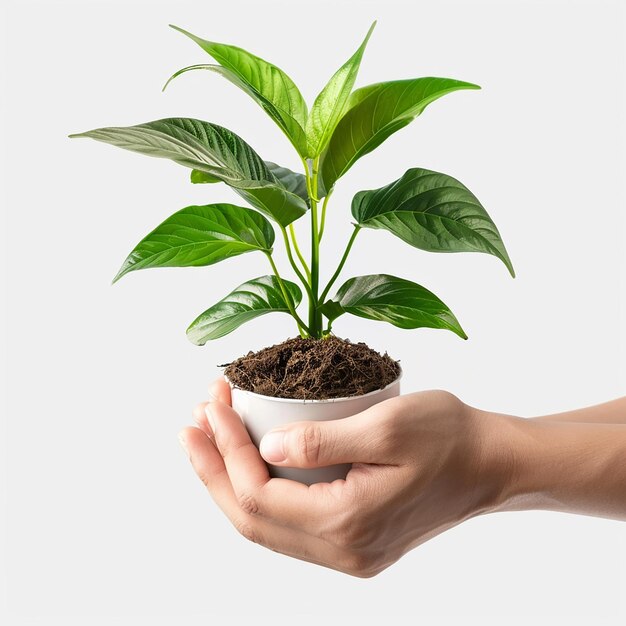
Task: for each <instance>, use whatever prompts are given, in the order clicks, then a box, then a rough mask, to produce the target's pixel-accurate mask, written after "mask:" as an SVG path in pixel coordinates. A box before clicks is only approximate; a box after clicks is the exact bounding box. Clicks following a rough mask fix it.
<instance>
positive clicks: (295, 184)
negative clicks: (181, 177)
mask: <svg viewBox="0 0 626 626" xmlns="http://www.w3.org/2000/svg"><path fill="white" fill-rule="evenodd" d="M265 165H266V166H267V169H268V170H269V171H270V172H271V173H272V174H273V175H274V176H275V177H276V179H277V180H278V182H279V183H281V184H282V186H283V187H285V189H287V190H288V191H290V192H291V193H295V194H296V196H300V197H301V198H302V199H303V200H304V201H305V202H307V203H308V202H309V194H308V193H307V190H306V177H305V176H304V174H300V173H299V172H294V171H293V170H290V169H289V168H288V167H283V166H281V165H278V164H277V163H272V162H271V161H265ZM191 182H192V183H220V182H222V181H221V180H220V179H219V178H216V177H215V176H212V175H211V174H208V173H207V172H201V171H200V170H192V171H191Z"/></svg>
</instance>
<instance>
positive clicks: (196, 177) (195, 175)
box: [189, 170, 222, 185]
mask: <svg viewBox="0 0 626 626" xmlns="http://www.w3.org/2000/svg"><path fill="white" fill-rule="evenodd" d="M189 178H190V180H191V182H192V183H194V185H197V184H214V183H221V182H222V179H221V178H218V177H217V176H213V175H212V174H209V173H208V172H201V171H200V170H191V176H190V177H189Z"/></svg>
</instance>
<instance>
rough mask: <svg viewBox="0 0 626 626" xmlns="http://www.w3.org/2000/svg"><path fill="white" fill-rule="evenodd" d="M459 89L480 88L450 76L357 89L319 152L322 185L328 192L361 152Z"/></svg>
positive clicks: (411, 79) (398, 81) (362, 153)
mask: <svg viewBox="0 0 626 626" xmlns="http://www.w3.org/2000/svg"><path fill="white" fill-rule="evenodd" d="M459 89H480V87H479V86H478V85H474V84H472V83H465V82H462V81H460V80H453V79H451V78H410V79H407V80H394V81H389V82H383V83H376V84H374V85H368V86H367V87H362V88H361V89H357V90H356V91H355V92H354V93H353V94H352V95H351V96H350V99H349V100H348V102H347V104H346V105H345V107H344V111H345V113H344V115H343V117H342V118H341V119H340V120H339V123H338V124H337V127H336V128H335V131H334V133H333V134H332V137H331V138H330V142H329V144H328V146H327V148H326V150H325V151H324V153H323V154H322V160H321V166H320V167H321V178H322V183H323V187H324V188H325V189H326V190H327V191H330V189H331V188H332V186H333V185H334V184H335V181H337V179H338V178H340V177H341V176H343V175H344V174H345V173H346V172H347V171H348V170H349V169H350V168H351V167H352V165H354V163H355V162H356V161H357V160H358V159H360V158H361V157H362V156H363V155H365V154H367V153H368V152H371V151H372V150H374V149H375V148H376V147H378V146H379V145H380V144H381V143H382V142H383V141H385V139H387V137H389V136H390V135H392V134H393V133H395V132H396V131H398V130H400V129H401V128H403V127H404V126H406V125H407V124H409V123H410V122H411V121H412V120H414V119H415V118H416V117H417V116H418V115H419V114H420V113H421V112H422V111H423V110H424V109H425V108H426V106H427V105H428V104H430V103H431V102H433V101H434V100H437V99H438V98H441V97H442V96H445V95H446V94H448V93H452V92H453V91H458V90H459Z"/></svg>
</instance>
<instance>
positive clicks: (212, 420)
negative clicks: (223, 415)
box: [204, 402, 216, 435]
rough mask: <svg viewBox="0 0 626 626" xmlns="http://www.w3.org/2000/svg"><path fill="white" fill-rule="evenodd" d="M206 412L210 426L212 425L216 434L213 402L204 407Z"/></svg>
mask: <svg viewBox="0 0 626 626" xmlns="http://www.w3.org/2000/svg"><path fill="white" fill-rule="evenodd" d="M204 412H205V413H206V418H207V420H208V421H209V426H210V427H211V430H212V431H213V435H215V433H216V430H215V418H214V417H213V413H212V412H211V403H210V402H209V404H207V405H206V406H205V407H204Z"/></svg>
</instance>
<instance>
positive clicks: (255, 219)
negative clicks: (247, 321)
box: [113, 204, 274, 282]
mask: <svg viewBox="0 0 626 626" xmlns="http://www.w3.org/2000/svg"><path fill="white" fill-rule="evenodd" d="M273 243H274V230H273V229H272V225H271V224H270V223H269V222H268V221H267V219H265V218H264V217H263V216H262V215H261V214H259V213H257V212H256V211H253V210H252V209H246V208H244V207H240V206H236V205H234V204H207V205H205V206H188V207H186V208H184V209H181V210H180V211H178V212H176V213H174V215H171V216H170V217H168V218H167V219H166V220H165V221H164V222H163V223H162V224H159V226H157V227H156V228H155V229H154V230H153V231H152V232H151V233H150V234H149V235H148V236H147V237H145V238H144V239H142V240H141V241H140V242H139V243H138V244H137V245H136V246H135V248H134V250H133V251H132V252H131V253H130V254H129V255H128V257H127V258H126V260H125V261H124V264H123V265H122V267H121V269H120V271H119V272H118V273H117V276H116V277H115V278H114V279H113V282H116V281H117V280H119V279H120V278H121V277H122V276H124V274H128V272H132V271H135V270H142V269H147V268H150V267H193V266H199V265H212V264H213V263H218V262H219V261H223V260H224V259H228V258H230V257H233V256H237V255H239V254H243V253H244V252H253V251H255V250H260V251H262V252H270V251H271V249H272V245H273Z"/></svg>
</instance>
